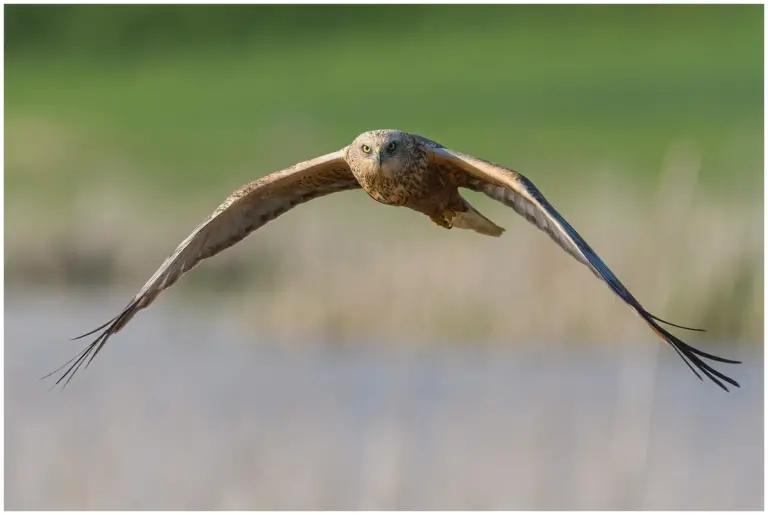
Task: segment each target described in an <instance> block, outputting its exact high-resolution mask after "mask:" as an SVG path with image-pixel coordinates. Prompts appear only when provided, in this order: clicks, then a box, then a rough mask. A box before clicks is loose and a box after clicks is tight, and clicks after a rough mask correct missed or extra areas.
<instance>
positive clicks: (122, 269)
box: [5, 5, 763, 340]
mask: <svg viewBox="0 0 768 515" xmlns="http://www.w3.org/2000/svg"><path fill="white" fill-rule="evenodd" d="M5 9H6V18H5V23H6V33H7V37H6V63H5V152H6V154H5V155H6V158H5V171H6V174H5V186H6V220H7V222H6V263H5V266H6V279H8V280H9V284H12V285H13V284H27V285H29V284H51V283H62V282H63V283H65V284H77V285H80V286H82V285H96V284H105V283H114V282H121V283H129V284H131V285H133V286H136V287H138V286H139V285H140V284H141V283H143V281H144V280H145V279H146V278H147V277H148V276H149V275H150V274H151V272H152V271H153V270H154V267H155V266H157V265H159V264H160V262H161V261H162V258H163V257H164V256H165V255H166V254H167V253H168V252H170V250H171V249H172V248H173V247H174V246H175V245H176V243H177V242H178V241H181V239H182V238H183V237H184V236H185V235H186V234H187V233H188V231H189V230H191V228H192V227H194V226H195V225H196V224H197V223H198V222H199V221H200V220H201V219H202V218H203V217H204V216H205V215H206V214H207V213H208V212H210V210H211V209H212V208H214V207H215V206H216V205H218V203H219V202H220V201H221V200H222V199H223V198H224V196H226V195H227V194H228V193H229V192H230V191H232V190H233V189H234V188H236V187H238V186H240V185H241V184H243V183H245V182H247V181H250V180H252V179H254V178H256V177H258V176H261V175H264V174H266V173H269V172H271V171H274V170H276V169H279V168H282V167H285V166H287V165H290V164H292V163H294V162H296V161H299V160H303V159H307V158H310V157H312V156H314V155H318V154H321V153H325V152H328V151H330V150H332V149H337V148H340V147H342V146H344V145H346V144H347V143H349V141H351V140H352V138H353V137H354V136H355V135H357V134H358V133H360V132H362V131H364V130H368V129H371V128H379V127H390V128H399V129H404V130H408V131H412V132H417V133H420V134H423V135H425V136H427V137H430V138H432V139H435V140H437V141H440V142H441V143H443V144H445V145H446V146H449V147H452V148H456V149H458V150H461V151H463V152H467V153H470V154H474V155H478V156H481V157H483V158H486V159H490V160H492V161H495V162H499V163H504V164H507V165H508V166H512V167H515V168H517V169H518V170H520V171H521V172H523V173H525V174H526V175H528V176H529V177H530V178H531V179H532V180H533V181H534V182H535V183H536V184H537V185H538V186H539V187H540V189H542V191H543V192H544V193H545V195H547V197H548V198H549V199H550V200H551V201H552V202H553V203H554V204H555V205H556V206H557V207H558V208H559V209H560V210H561V211H562V212H563V213H564V214H565V215H566V216H567V218H568V219H569V220H570V221H571V222H572V223H573V224H574V225H575V226H576V227H577V229H578V230H579V231H580V232H581V233H582V235H583V236H585V237H586V238H587V240H588V241H590V242H591V243H592V245H593V246H594V247H595V248H596V250H597V251H598V252H599V253H600V254H601V255H602V256H603V257H604V258H605V259H606V261H607V262H608V263H609V265H610V266H611V267H612V268H613V269H614V271H615V272H616V273H617V274H618V275H619V277H621V278H622V279H623V280H624V281H625V282H626V283H627V284H628V286H629V287H630V288H646V290H645V291H642V290H641V291H640V292H637V295H638V296H639V297H640V298H641V300H643V299H648V300H643V301H644V302H646V303H647V304H649V306H648V307H649V309H651V311H655V312H658V314H659V315H660V316H662V317H664V318H671V319H673V320H676V321H678V322H680V323H683V324H693V325H696V322H698V323H700V325H703V326H705V327H707V328H709V329H713V326H714V331H715V334H716V335H718V336H720V337H725V338H726V339H727V338H730V339H739V338H748V339H753V340H754V339H756V338H757V339H761V334H762V290H761V288H760V286H759V285H761V284H762V273H763V271H762V194H761V193H762V177H763V50H762V49H763V45H762V41H763V33H762V32H763V27H762V8H761V7H760V6H715V5H710V6H581V7H576V6H569V7H563V6H356V7H355V6H314V7H300V8H299V7H296V6H237V7H233V6H228V7H224V6H216V7H213V6H208V7H203V6H122V7H120V6H9V7H6V8H5ZM680 148H683V149H688V150H686V151H685V152H684V156H683V160H682V164H680V163H674V162H673V163H671V164H670V163H668V162H667V161H668V160H669V159H670V156H672V157H673V158H674V156H676V155H677V153H678V151H679V149H680ZM680 181H682V182H680ZM469 196H470V197H472V199H473V202H475V203H476V204H477V205H478V207H479V208H481V209H482V210H483V211H484V212H487V214H489V215H493V218H494V219H496V220H497V221H498V222H499V223H500V224H501V225H503V226H506V227H508V228H509V229H510V232H509V233H507V235H506V238H503V239H502V240H500V242H496V241H495V240H493V241H484V240H479V239H477V238H474V237H473V236H474V235H471V234H465V233H461V232H459V234H458V235H457V232H458V231H452V232H450V233H444V234H443V233H440V232H437V231H435V229H434V228H432V227H429V226H428V223H426V222H425V221H424V220H421V219H420V218H418V216H417V215H415V214H414V213H409V212H406V211H403V210H400V211H398V210H391V209H387V208H384V207H383V206H378V205H375V203H373V202H370V200H369V199H366V198H364V197H363V196H361V195H356V194H345V195H338V196H334V197H333V198H331V199H321V200H318V201H315V202H313V203H312V204H311V205H309V206H305V207H303V208H301V209H298V210H296V212H291V213H289V214H288V215H286V216H285V217H284V218H281V219H280V220H279V221H277V222H275V223H274V224H270V225H269V226H267V227H265V228H264V229H262V230H260V231H259V233H258V236H257V237H256V238H254V239H258V240H259V243H258V244H254V243H252V242H251V240H248V243H244V244H242V246H243V247H244V248H242V249H241V248H239V247H238V248H236V249H233V250H231V251H227V252H226V253H224V254H222V255H220V256H217V257H216V259H215V260H213V261H212V262H211V263H206V264H205V265H204V266H202V267H201V268H199V269H196V270H195V272H194V273H193V274H191V275H190V277H189V278H185V281H183V282H182V285H183V284H184V282H186V281H189V282H190V284H195V283H197V284H201V285H203V284H204V285H205V286H206V289H207V291H210V292H222V291H224V290H225V289H226V296H227V297H231V298H232V299H238V300H239V301H242V299H239V295H237V294H235V293H234V292H233V289H234V288H235V287H236V286H239V287H240V288H242V289H243V290H247V291H248V292H249V293H248V297H249V299H251V300H250V301H249V302H248V303H245V304H242V309H244V311H247V312H249V313H252V311H253V306H254V304H258V305H260V309H261V313H262V315H259V316H258V317H256V318H257V319H258V323H263V324H265V325H267V326H269V327H271V328H272V329H274V330H275V331H277V332H286V333H291V334H294V333H296V332H299V333H301V332H302V331H326V332H328V333H329V334H333V335H336V336H338V338H340V339H343V338H345V335H347V336H350V337H351V336H354V335H355V334H357V332H359V331H370V330H380V331H383V332H384V333H387V331H389V333H387V334H390V336H392V337H398V338H403V337H406V336H408V335H409V334H414V331H416V332H418V331H419V330H422V331H424V332H425V334H424V336H434V331H436V330H438V329H440V330H445V331H448V333H449V334H450V335H452V336H454V337H457V338H459V339H460V338H476V339H486V340H492V339H494V338H497V337H500V335H502V334H509V331H514V332H515V334H517V335H519V336H520V337H524V336H525V335H530V336H532V337H536V338H550V337H553V338H557V337H560V336H562V335H568V336H569V337H576V336H580V337H584V338H597V339H600V338H606V337H611V336H613V337H615V335H616V327H617V325H618V326H620V327H623V326H622V325H621V324H623V323H624V321H628V320H632V321H633V322H636V320H634V319H633V318H632V317H630V316H629V314H628V313H627V312H626V310H624V309H622V310H621V312H620V314H618V313H617V314H616V316H615V317H613V318H612V319H611V320H612V322H611V323H605V313H606V310H609V309H613V308H609V307H608V306H612V305H610V304H608V302H611V298H610V292H608V291H607V290H605V289H604V287H603V286H602V285H600V284H598V283H595V285H594V286H595V288H596V290H595V291H594V295H595V296H601V297H597V298H602V299H605V300H601V301H596V302H605V304H600V306H602V308H599V307H596V306H595V305H591V304H590V305H587V304H586V303H584V302H583V300H582V299H583V292H584V288H587V287H588V286H586V285H587V284H590V285H592V284H593V282H594V278H593V277H591V276H590V275H589V273H588V272H587V271H585V270H581V269H580V268H579V266H578V265H577V264H571V266H569V265H568V264H567V263H568V259H569V258H568V257H567V256H560V253H561V251H560V250H559V249H557V248H556V247H555V246H554V245H553V244H552V243H551V241H549V240H548V239H546V237H545V236H543V235H541V234H537V233H536V231H535V229H534V228H532V227H530V226H528V225H527V224H525V223H524V222H523V221H520V220H517V219H516V216H517V215H515V214H514V213H512V212H511V211H509V210H507V209H505V208H503V207H502V206H497V205H494V204H492V203H491V202H490V201H486V200H485V199H478V200H475V198H476V197H473V196H472V195H469ZM681 206H683V207H681ZM685 206H687V207H685ZM32 235H33V236H32ZM448 238H450V239H451V240H449V239H448ZM529 238H530V239H529ZM449 241H450V243H449ZM539 245H541V247H539ZM534 256H535V258H534ZM556 256H559V257H556ZM393 262H395V263H397V266H395V267H393V265H392V263H393ZM214 263H215V264H214ZM491 263H492V264H493V267H495V268H490V269H488V267H489V266H490V264H491ZM484 268H485V269H486V270H483V269H484ZM206 270H207V271H209V272H211V275H210V276H207V275H206ZM425 270H429V271H430V272H429V273H426V272H424V271H425ZM458 270H461V273H459V272H458ZM488 270H496V271H497V273H496V274H491V273H490V272H489V271H488ZM505 270H526V272H525V275H526V277H527V278H529V279H527V280H526V281H523V283H522V284H524V285H525V286H524V287H523V286H521V285H520V284H521V283H520V281H519V280H517V278H515V277H513V276H511V274H509V276H508V278H507V279H505V281H507V282H503V281H501V280H500V278H499V277H498V275H504V271H505ZM553 271H556V272H553ZM430 274H431V275H430ZM206 277H209V279H207V282H206ZM555 277H556V278H557V279H555ZM227 278H228V279H227ZM362 278H366V280H367V281H369V282H368V284H361V279H362ZM420 281H423V282H420ZM758 281H759V282H758ZM182 285H180V288H184V287H185V286H182ZM312 285H313V286H312ZM392 285H400V286H399V287H395V286H392ZM492 287H496V289H495V290H494V292H493V293H491V292H489V291H488V290H489V289H491V288H492ZM589 287H591V286H589ZM504 288H507V289H506V290H505V289H504ZM416 290H418V291H416ZM257 291H258V292H260V293H256V292H257ZM421 291H423V292H425V293H424V294H421V293H419V292H421ZM426 292H430V294H429V295H428V294H427V293H426ZM654 292H656V293H654ZM590 294H592V291H591V290H590ZM262 295H263V296H262ZM653 295H656V298H655V299H654V297H653ZM366 296H368V297H369V300H368V301H361V300H360V299H361V297H362V298H366ZM328 299H331V300H328ZM334 299H335V300H334ZM370 299H376V300H370ZM432 299H437V300H436V301H434V300H432ZM467 299H472V301H471V303H470V306H468V305H467V304H468V302H467ZM235 301H237V300H235ZM262 301H263V302H265V303H266V304H265V305H264V306H261V304H260V303H261V302H262ZM553 303H554V304H557V306H558V308H554V307H553ZM667 303H669V306H667ZM382 306H388V307H387V308H386V309H387V310H389V311H387V313H388V314H386V315H382ZM425 306H428V307H425ZM616 306H618V303H617V304H616ZM512 309H514V310H517V312H518V313H521V317H520V318H525V322H522V321H520V320H510V319H509V317H508V315H505V313H508V312H509V311H510V310H512ZM553 312H555V314H553ZM522 313H526V315H525V317H523V316H522ZM536 313H539V314H538V315H536ZM297 319H300V320H302V323H297V321H296V320H297ZM613 320H616V322H614V321H613ZM441 328H442V329H441ZM440 336H441V337H443V336H445V335H443V334H441V335H440Z"/></svg>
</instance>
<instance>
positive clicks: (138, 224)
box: [5, 145, 763, 345]
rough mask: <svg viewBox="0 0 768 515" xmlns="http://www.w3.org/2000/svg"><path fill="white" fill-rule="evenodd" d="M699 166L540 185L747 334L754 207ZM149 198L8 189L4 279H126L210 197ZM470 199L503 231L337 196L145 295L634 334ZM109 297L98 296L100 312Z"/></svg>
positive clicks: (530, 333)
mask: <svg viewBox="0 0 768 515" xmlns="http://www.w3.org/2000/svg"><path fill="white" fill-rule="evenodd" d="M698 169H699V161H698V156H697V154H696V152H695V150H694V149H692V148H689V147H687V146H685V145H678V146H676V147H673V148H672V149H671V151H670V153H669V155H668V157H667V159H666V160H665V163H664V170H663V173H662V175H661V177H662V179H661V182H660V183H659V184H658V185H657V188H656V192H655V193H653V194H651V195H648V194H646V193H645V192H643V193H639V192H638V190H636V189H635V187H634V186H633V183H630V182H627V183H623V182H621V181H620V180H618V179H617V178H618V177H621V173H620V172H619V171H617V170H608V171H607V172H606V173H604V174H603V175H602V176H603V179H601V180H592V181H590V182H589V183H587V184H582V185H581V186H580V187H579V188H580V193H579V195H578V196H577V195H572V192H568V191H563V190H558V188H557V187H555V188H554V190H553V188H552V187H551V186H550V185H547V184H539V186H540V187H541V189H542V190H543V191H544V192H545V194H546V195H547V196H548V197H549V198H550V200H551V201H552V203H553V204H554V205H555V206H556V207H557V208H558V209H559V210H560V211H561V212H562V213H563V214H564V215H565V216H566V218H568V219H569V220H570V221H571V223H572V224H573V225H574V226H575V227H576V228H577V230H579V231H580V233H581V234H582V235H583V236H584V237H585V238H586V239H587V241H589V242H590V244H591V245H592V246H593V247H594V248H595V249H596V250H597V251H598V253H599V254H600V255H601V256H602V257H603V259H604V260H605V261H606V262H607V263H608V265H609V266H610V267H611V268H612V269H613V270H614V272H615V273H616V274H617V275H618V276H619V277H620V278H621V279H622V280H623V281H624V283H625V284H626V285H627V286H628V287H629V288H630V289H631V290H632V291H633V292H634V293H635V295H636V296H637V297H638V298H639V299H640V300H641V302H643V303H644V304H645V305H646V306H647V307H648V309H650V310H651V311H652V312H654V313H657V314H658V315H659V316H661V317H663V318H666V319H669V320H672V321H676V322H678V323H681V324H684V325H694V326H699V327H704V328H707V329H708V330H709V332H708V333H707V335H706V336H705V337H708V338H710V339H712V340H718V341H734V340H750V341H753V342H757V341H762V336H761V335H762V327H763V318H762V317H763V291H762V286H761V285H762V282H763V270H762V263H763V224H762V206H761V205H760V204H759V203H756V202H754V203H751V204H745V203H744V200H743V197H741V198H737V199H729V198H727V197H723V196H713V195H711V194H709V193H708V192H706V191H705V190H704V189H702V188H700V187H698V186H697V173H698ZM576 173H578V171H576ZM121 176H123V177H130V176H131V174H130V173H126V174H121ZM592 176H594V174H592ZM531 177H532V178H533V179H534V181H535V180H536V177H535V176H533V175H531ZM547 186H550V187H547ZM160 193H161V192H159V193H155V194H154V196H152V195H150V194H148V192H147V190H146V189H142V188H140V187H138V186H137V185H135V184H133V183H124V184H116V183H112V182H102V183H97V184H94V185H93V187H92V188H91V189H89V190H84V191H82V192H81V193H80V194H79V195H78V196H77V197H75V198H73V199H72V200H71V203H70V204H69V205H68V206H64V207H63V208H62V209H63V210H64V211H61V212H60V213H55V210H52V211H54V213H51V212H41V211H39V210H38V209H37V206H36V205H34V204H30V203H29V201H28V199H27V200H25V199H19V200H20V201H15V200H17V199H14V198H7V199H6V216H7V223H6V247H5V252H6V280H7V281H8V284H9V285H11V287H13V286H14V285H16V286H22V285H23V286H24V287H29V286H33V285H45V286H51V285H56V284H59V285H62V286H65V287H77V288H83V287H86V288H91V287H102V286H121V287H122V286H127V287H129V288H135V289H136V290H138V288H139V287H140V286H141V285H142V284H143V282H144V281H145V280H146V279H147V278H148V277H149V276H150V275H151V274H152V272H153V271H154V270H155V269H156V267H157V266H159V265H160V263H161V262H162V260H163V259H164V257H165V256H166V255H167V253H169V252H170V251H171V250H172V249H173V247H174V246H175V245H176V244H177V243H178V242H179V241H181V240H182V239H183V237H184V236H185V235H186V234H187V233H188V231H189V230H191V228H193V227H194V226H195V225H196V224H197V223H198V222H199V221H200V220H201V219H202V218H203V217H204V216H205V214H206V213H208V212H210V210H211V209H212V208H213V207H215V205H216V204H217V202H218V201H219V200H220V198H218V197H219V196H221V195H222V193H219V192H210V193H209V194H206V195H205V196H204V197H205V198H197V199H193V200H190V201H186V202H174V203H166V204H163V203H162V202H161V201H160ZM472 198H473V202H475V203H476V204H477V205H478V206H479V207H480V208H481V209H482V210H483V211H484V212H485V213H486V214H488V215H489V216H490V217H491V218H493V219H494V220H496V221H497V222H499V223H500V224H501V225H502V226H505V227H506V228H507V229H508V231H507V233H505V235H504V236H503V237H502V238H500V239H492V238H484V237H480V236H479V235H476V234H474V233H470V232H467V231H460V230H453V231H450V232H449V231H444V230H437V228H436V227H434V226H432V225H431V223H430V222H429V221H428V220H427V219H426V218H424V217H421V216H419V215H417V214H416V213H412V212H410V211H407V210H395V209H392V208H387V207H384V206H380V205H378V204H376V203H375V202H371V201H370V200H369V199H367V198H366V197H365V196H364V195H363V194H362V193H360V192H355V193H345V194H340V195H337V196H335V197H329V198H324V199H320V200H317V201H314V202H313V203H311V204H309V205H307V206H303V207H301V208H300V209H296V210H294V211H292V212H290V213H289V214H287V215H285V216H284V217H282V218H281V219H279V220H277V221H276V222H273V223H271V224H269V225H268V226H267V227H265V228H263V229H261V230H260V231H259V232H258V233H256V234H255V235H252V236H251V237H250V238H249V239H247V240H246V241H245V242H244V243H241V244H240V245H238V246H236V247H235V248H233V249H230V250H228V251H225V252H224V253H222V254H220V255H218V256H216V257H215V258H214V259H212V260H210V261H207V262H205V263H203V265H201V266H199V267H198V268H197V269H195V270H194V271H193V272H192V273H190V274H189V275H188V276H186V277H185V278H184V280H183V281H182V282H181V283H180V284H179V286H177V287H176V288H174V289H173V290H170V292H166V294H165V295H164V296H163V297H161V301H163V302H167V301H171V300H176V301H180V300H182V299H185V298H188V296H185V295H183V294H181V295H180V294H179V293H178V292H179V291H184V290H187V291H188V292H190V293H191V292H193V291H194V292H195V293H199V294H200V296H201V297H202V298H204V299H206V300H214V301H215V305H216V308H217V309H222V310H231V311H234V312H236V313H240V314H241V315H242V317H243V319H244V320H246V321H248V323H251V324H253V325H254V327H258V328H260V329H261V330H263V331H267V332H270V333H272V334H274V335H275V336H277V337H285V338H287V339H291V340H293V339H298V340H301V339H302V336H310V335H313V336H317V335H318V334H319V335H323V336H325V337H328V338H330V339H333V340H335V341H339V342H343V341H348V340H355V339H359V338H360V337H361V335H366V336H368V337H374V338H375V337H383V338H387V339H388V340H390V341H393V342H397V341H400V342H408V343H415V342H424V341H434V340H436V339H439V340H442V341H446V340H449V341H455V342H464V341H471V342H475V343H479V342H484V343H492V342H503V343H504V344H505V345H507V344H509V340H510V339H514V340H525V341H531V340H536V341H548V340H562V339H563V338H566V339H576V340H584V341H594V342H612V341H615V340H616V339H617V338H619V337H621V338H626V337H630V338H633V337H647V332H646V328H645V326H644V325H643V324H642V323H640V322H639V321H638V319H637V318H636V317H633V316H632V314H631V312H630V311H628V310H627V309H626V308H625V307H624V305H623V303H621V302H620V301H619V300H618V299H616V298H615V297H613V295H612V294H611V292H610V291H609V290H608V289H607V288H606V287H605V286H604V285H603V284H601V283H600V282H599V281H597V280H596V278H595V277H594V276H592V275H591V273H590V272H589V271H588V270H587V269H586V268H584V267H583V266H582V265H580V264H578V263H577V262H575V261H573V260H572V259H571V258H570V257H569V256H567V254H565V253H563V252H562V251H561V250H560V249H559V248H558V247H556V246H555V245H554V244H553V242H552V241H551V240H550V239H549V238H548V237H547V236H546V235H544V234H543V233H540V232H539V231H537V230H536V229H535V228H533V227H532V226H530V225H528V224H527V223H526V222H525V221H524V220H522V219H521V218H520V217H518V216H517V215H516V214H515V213H514V212H513V211H511V210H509V209H508V208H505V207H504V206H502V205H500V204H495V203H492V202H490V201H485V200H484V199H481V198H476V197H472ZM206 294H207V295H206ZM117 308H119V306H110V307H105V312H104V315H105V317H106V316H107V315H110V313H111V311H112V310H113V309H117ZM94 322H97V321H94ZM510 335H514V336H513V338H510Z"/></svg>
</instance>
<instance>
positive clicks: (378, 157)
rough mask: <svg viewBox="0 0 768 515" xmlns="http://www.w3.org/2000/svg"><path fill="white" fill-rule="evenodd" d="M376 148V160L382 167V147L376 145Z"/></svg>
mask: <svg viewBox="0 0 768 515" xmlns="http://www.w3.org/2000/svg"><path fill="white" fill-rule="evenodd" d="M374 150H376V162H377V163H378V164H379V168H381V147H379V146H378V145H376V147H375V149H374Z"/></svg>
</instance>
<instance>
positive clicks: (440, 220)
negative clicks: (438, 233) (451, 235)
mask: <svg viewBox="0 0 768 515" xmlns="http://www.w3.org/2000/svg"><path fill="white" fill-rule="evenodd" d="M454 216H456V213H454V212H453V211H449V210H447V209H446V210H445V211H443V212H442V214H441V215H440V216H430V217H429V218H430V219H431V220H432V221H433V222H435V223H436V224H437V225H439V226H440V227H445V228H446V229H450V228H451V227H453V225H452V224H451V221H453V217H454Z"/></svg>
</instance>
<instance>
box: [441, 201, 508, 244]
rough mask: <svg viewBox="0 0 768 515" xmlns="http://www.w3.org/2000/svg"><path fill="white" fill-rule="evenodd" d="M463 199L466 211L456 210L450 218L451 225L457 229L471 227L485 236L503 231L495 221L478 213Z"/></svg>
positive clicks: (497, 234) (495, 235) (499, 233)
mask: <svg viewBox="0 0 768 515" xmlns="http://www.w3.org/2000/svg"><path fill="white" fill-rule="evenodd" d="M463 200H464V204H466V206H467V210H466V211H460V212H457V213H456V215H455V216H454V217H453V218H452V219H451V225H453V227H458V228H459V229H471V230H473V231H475V232H479V233H480V234H485V235H486V236H494V237H497V238H498V237H499V236H501V234H502V233H503V232H504V228H503V227H499V226H498V225H496V224H495V223H493V222H491V221H490V220H489V219H487V218H486V217H484V216H483V215H482V214H480V212H479V211H477V210H476V209H475V208H474V207H472V205H471V204H470V203H469V202H467V200H466V199H463Z"/></svg>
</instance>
